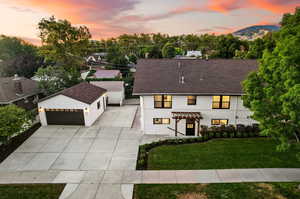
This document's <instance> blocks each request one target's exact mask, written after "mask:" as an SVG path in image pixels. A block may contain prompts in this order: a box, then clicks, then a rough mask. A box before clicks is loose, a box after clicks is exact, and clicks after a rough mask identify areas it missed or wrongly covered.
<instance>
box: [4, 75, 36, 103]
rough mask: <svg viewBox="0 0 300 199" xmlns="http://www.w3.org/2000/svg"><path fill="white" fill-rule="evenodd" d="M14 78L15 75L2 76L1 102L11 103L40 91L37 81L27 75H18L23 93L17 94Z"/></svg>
mask: <svg viewBox="0 0 300 199" xmlns="http://www.w3.org/2000/svg"><path fill="white" fill-rule="evenodd" d="M14 78H15V77H0V103H2V104H6V103H11V102H14V101H18V100H20V99H22V98H25V97H29V96H32V95H36V94H38V93H39V92H40V90H39V88H38V84H37V82H36V81H33V80H31V79H27V78H25V77H18V81H20V82H21V85H22V90H23V93H22V94H21V95H19V94H18V95H17V94H16V90H15V80H14Z"/></svg>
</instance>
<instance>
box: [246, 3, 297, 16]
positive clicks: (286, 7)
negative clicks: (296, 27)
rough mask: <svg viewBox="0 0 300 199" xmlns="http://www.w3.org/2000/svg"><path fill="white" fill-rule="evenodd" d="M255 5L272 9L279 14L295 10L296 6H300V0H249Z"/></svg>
mask: <svg viewBox="0 0 300 199" xmlns="http://www.w3.org/2000/svg"><path fill="white" fill-rule="evenodd" d="M249 1H250V2H249V3H252V4H253V5H254V6H255V7H257V8H261V9H264V10H268V11H271V12H273V13H277V14H283V13H286V12H292V11H294V9H295V7H296V6H300V2H299V1H298V0H249Z"/></svg>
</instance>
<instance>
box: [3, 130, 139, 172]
mask: <svg viewBox="0 0 300 199" xmlns="http://www.w3.org/2000/svg"><path fill="white" fill-rule="evenodd" d="M141 138H142V134H141V133H140V132H139V131H137V130H134V129H129V128H113V127H109V128H106V127H103V128H99V129H97V128H96V127H91V128H83V127H67V126H49V127H41V128H40V129H38V130H37V131H36V132H35V133H34V135H33V136H31V137H30V138H29V139H28V140H27V141H26V142H25V143H24V144H22V145H21V146H20V147H19V148H18V149H17V150H16V151H15V152H14V153H13V154H12V155H10V156H9V157H8V158H7V159H6V160H5V161H4V162H2V163H1V164H0V171H1V170H5V171H36V170H77V171H79V170H124V169H125V170H134V169H135V166H136V158H137V153H138V146H139V143H140V142H141Z"/></svg>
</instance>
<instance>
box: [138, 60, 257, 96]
mask: <svg viewBox="0 0 300 199" xmlns="http://www.w3.org/2000/svg"><path fill="white" fill-rule="evenodd" d="M178 63H180V64H178ZM179 65H180V67H179ZM257 68H258V62H257V61H256V60H235V59H212V60H208V61H206V60H176V59H142V60H139V61H138V64H137V72H136V74H135V82H134V89H133V93H134V94H135V95H143V94H155V93H169V94H232V95H234V94H236V95H240V94H242V93H243V91H242V86H241V82H242V81H243V80H244V79H245V78H246V76H247V74H249V72H251V71H255V70H257ZM180 76H184V83H183V84H182V83H180V80H179V79H180Z"/></svg>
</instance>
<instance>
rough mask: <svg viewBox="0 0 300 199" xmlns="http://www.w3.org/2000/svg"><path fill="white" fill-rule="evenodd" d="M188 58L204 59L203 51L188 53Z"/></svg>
mask: <svg viewBox="0 0 300 199" xmlns="http://www.w3.org/2000/svg"><path fill="white" fill-rule="evenodd" d="M186 56H187V57H202V52H201V51H187V53H186Z"/></svg>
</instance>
